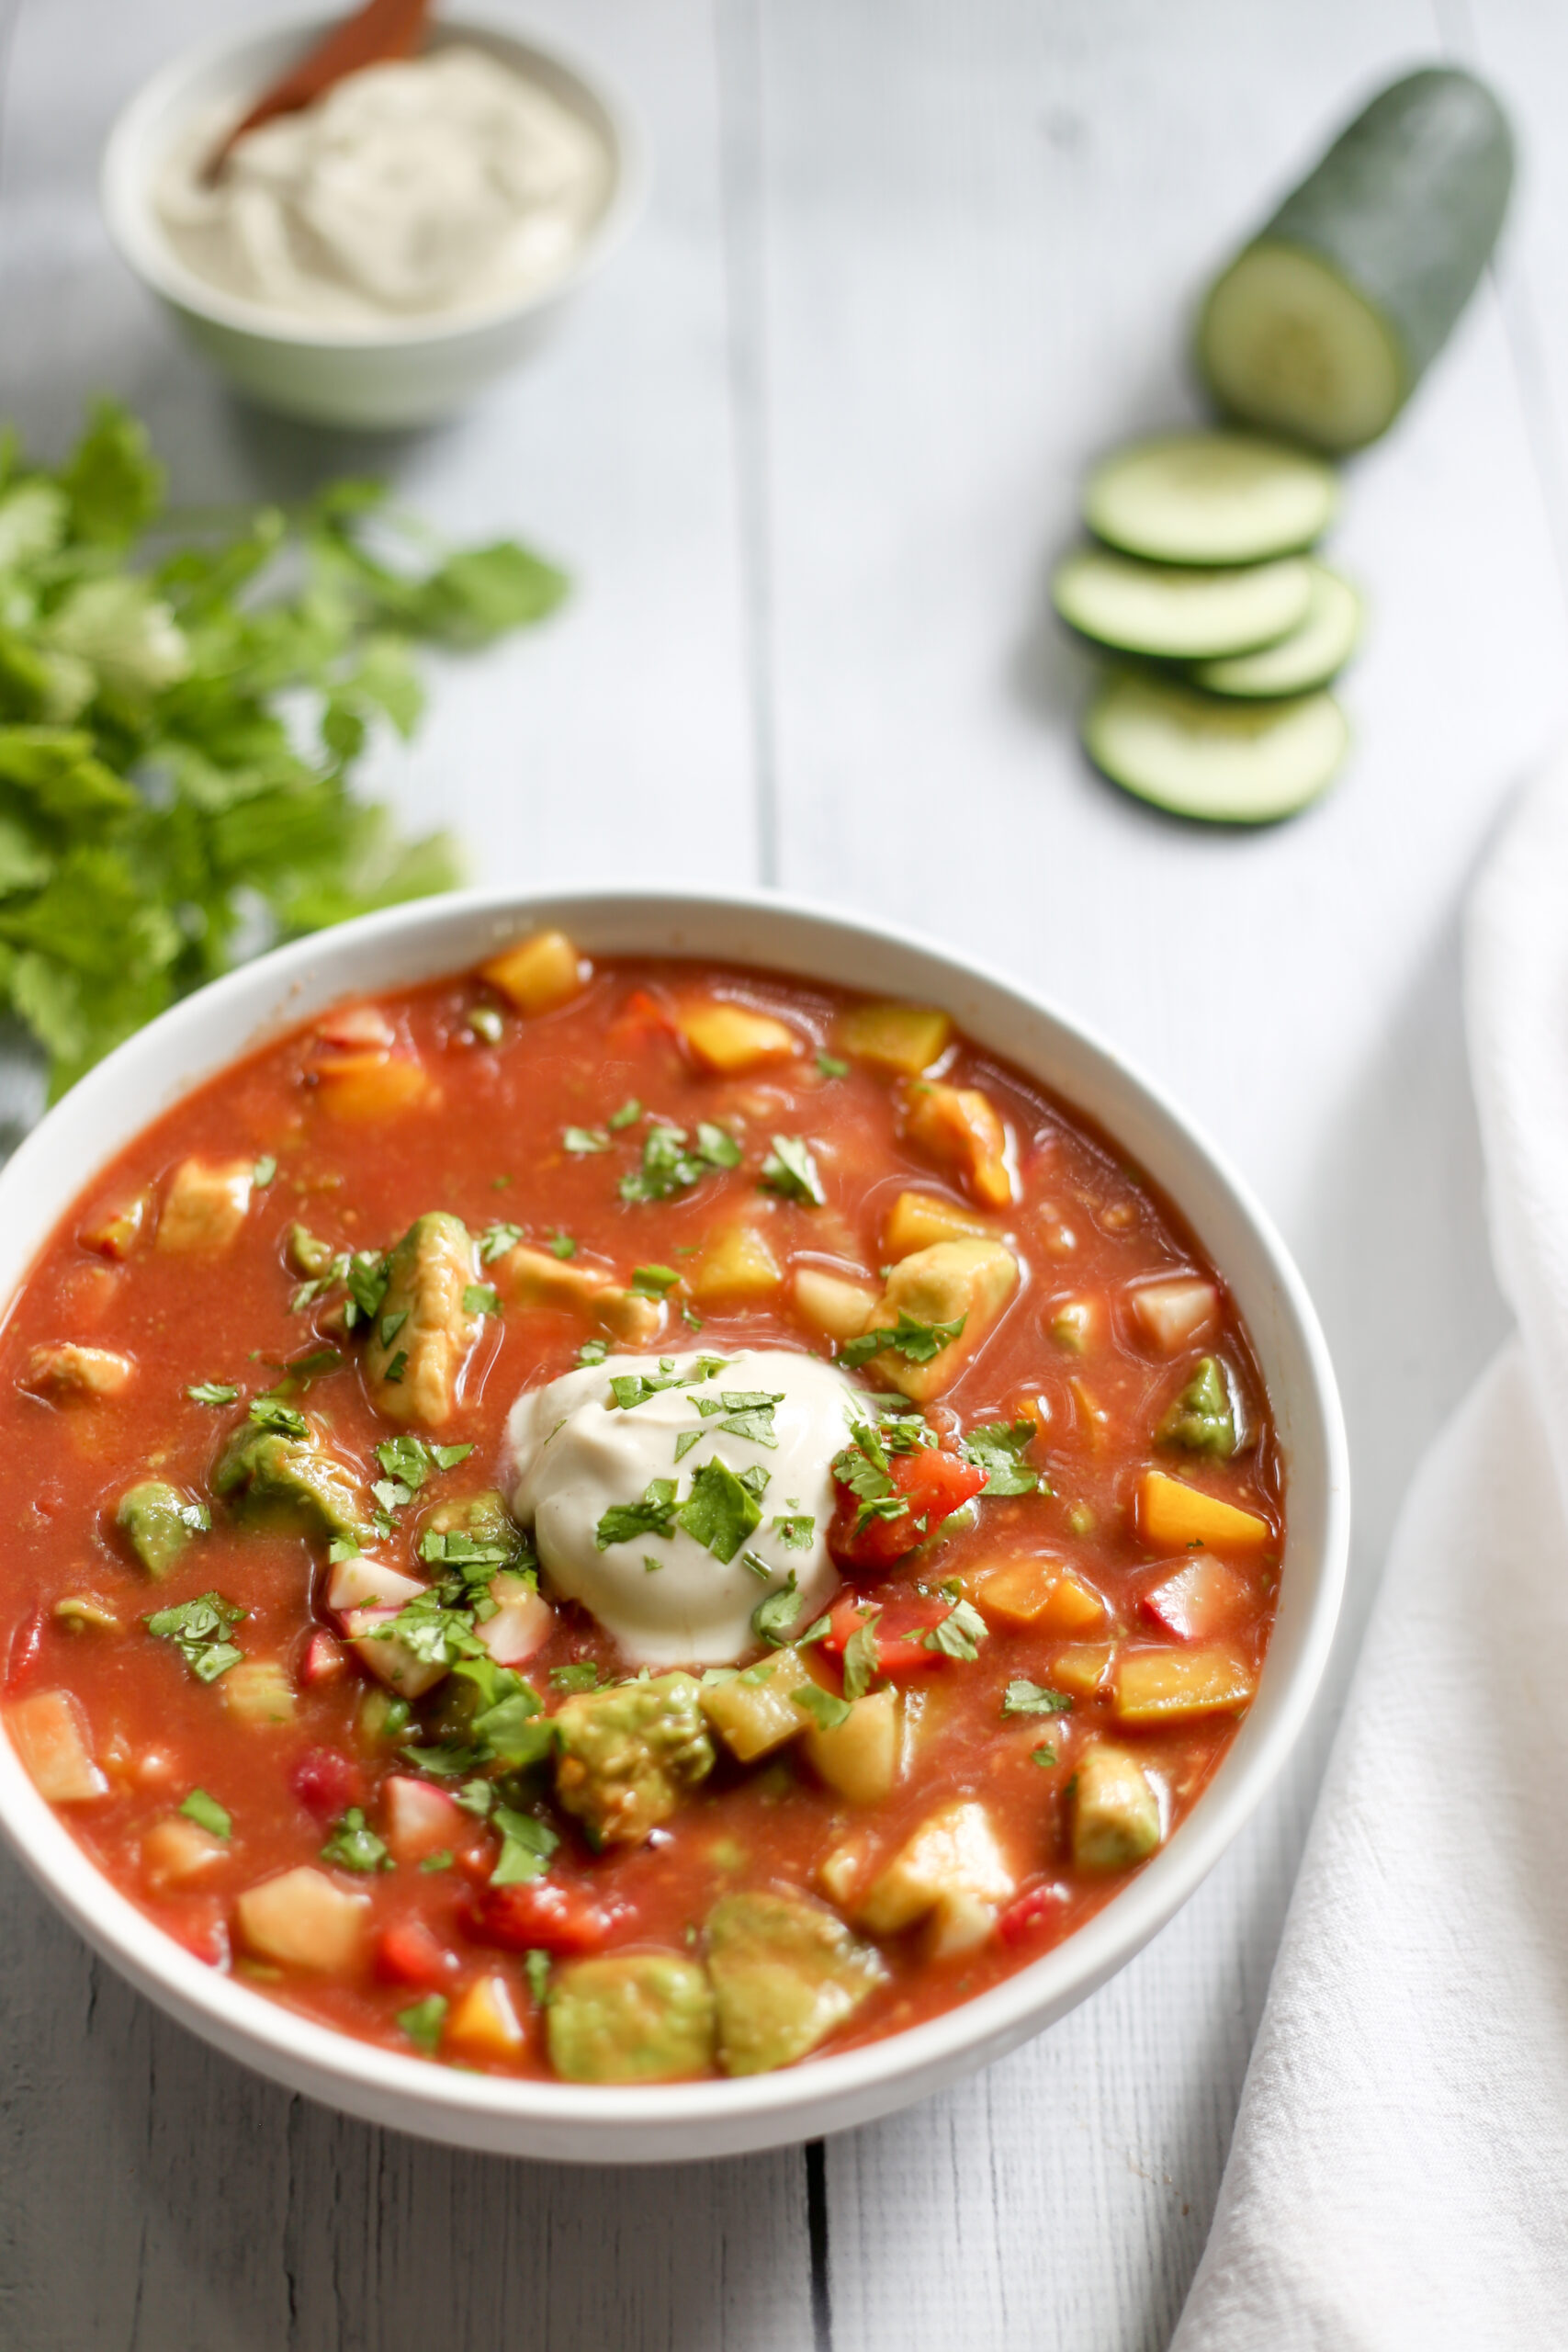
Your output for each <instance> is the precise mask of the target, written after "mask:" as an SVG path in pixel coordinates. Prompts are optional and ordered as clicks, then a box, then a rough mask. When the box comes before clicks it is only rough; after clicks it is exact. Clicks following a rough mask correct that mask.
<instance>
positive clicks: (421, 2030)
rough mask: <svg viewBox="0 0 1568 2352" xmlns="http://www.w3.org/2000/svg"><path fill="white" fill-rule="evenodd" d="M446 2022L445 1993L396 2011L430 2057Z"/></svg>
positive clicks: (418, 2047)
mask: <svg viewBox="0 0 1568 2352" xmlns="http://www.w3.org/2000/svg"><path fill="white" fill-rule="evenodd" d="M447 1860H448V1861H450V1860H451V1856H450V1855H448V1856H447ZM420 1868H421V1870H422V1871H423V1870H428V1869H429V1868H430V1864H429V1862H421V1864H420ZM398 2023H399V2024H400V2026H401V2028H402V2030H403V2031H404V2032H405V2033H406V2034H407V2035H408V2038H409V2040H410V2041H412V2043H413V2045H414V2047H415V2049H416V2050H423V2052H425V2053H426V2055H427V2056H431V2057H433V2056H434V2053H435V2052H436V2051H437V2049H439V2047H440V2044H441V2029H442V2027H443V2026H444V2025H445V2024H446V1994H445V1993H427V1994H426V1995H425V1996H424V1998H423V2001H416V2002H415V2003H414V2004H413V2007H412V2008H408V2009H400V2010H399V2011H398Z"/></svg>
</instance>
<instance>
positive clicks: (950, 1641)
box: [920, 1600, 990, 1663]
mask: <svg viewBox="0 0 1568 2352" xmlns="http://www.w3.org/2000/svg"><path fill="white" fill-rule="evenodd" d="M989 1632H990V1627H989V1626H988V1625H987V1623H986V1621H985V1619H984V1618H983V1617H982V1616H981V1614H980V1612H979V1611H978V1610H977V1609H976V1607H975V1605H974V1603H973V1601H969V1600H955V1601H954V1602H953V1607H952V1609H951V1610H950V1611H948V1613H947V1615H946V1616H945V1617H944V1618H943V1619H942V1623H941V1624H940V1625H933V1626H932V1627H931V1632H930V1633H929V1634H927V1635H926V1637H925V1640H924V1641H923V1642H922V1644H921V1645H920V1646H921V1647H922V1649H928V1650H940V1651H941V1653H942V1656H943V1657H957V1658H963V1659H964V1661H965V1662H966V1663H973V1661H974V1660H975V1659H976V1658H977V1657H979V1655H980V1651H979V1646H978V1645H979V1644H980V1643H981V1642H983V1641H984V1640H985V1639H986V1637H987V1634H989Z"/></svg>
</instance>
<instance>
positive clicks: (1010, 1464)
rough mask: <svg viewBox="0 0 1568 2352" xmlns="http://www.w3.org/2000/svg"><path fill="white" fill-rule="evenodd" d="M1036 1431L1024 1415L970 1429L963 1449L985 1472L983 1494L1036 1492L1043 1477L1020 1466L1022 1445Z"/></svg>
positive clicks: (978, 1468)
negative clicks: (1015, 1419)
mask: <svg viewBox="0 0 1568 2352" xmlns="http://www.w3.org/2000/svg"><path fill="white" fill-rule="evenodd" d="M1037 1434H1038V1431H1037V1430H1036V1428H1035V1424H1034V1423H1033V1422H1032V1420H1030V1419H1028V1418H1027V1417H1025V1418H1024V1419H1021V1420H1017V1421H991V1422H987V1424H986V1426H985V1427H984V1428H982V1429H977V1430H970V1432H969V1434H968V1436H967V1437H966V1438H965V1439H964V1453H966V1454H967V1455H968V1457H969V1460H970V1461H971V1462H972V1463H974V1464H975V1466H976V1469H977V1470H983V1471H984V1472H985V1473H986V1483H985V1485H984V1486H983V1487H981V1489H980V1491H981V1493H982V1494H984V1495H1033V1494H1038V1493H1039V1491H1040V1489H1041V1487H1042V1486H1043V1483H1044V1482H1043V1479H1042V1477H1041V1476H1040V1473H1039V1471H1038V1470H1029V1469H1026V1468H1025V1467H1024V1464H1023V1462H1022V1459H1021V1457H1022V1454H1023V1452H1024V1449H1025V1447H1026V1446H1027V1445H1028V1444H1029V1442H1030V1441H1031V1439H1032V1438H1033V1437H1035V1436H1036V1435H1037Z"/></svg>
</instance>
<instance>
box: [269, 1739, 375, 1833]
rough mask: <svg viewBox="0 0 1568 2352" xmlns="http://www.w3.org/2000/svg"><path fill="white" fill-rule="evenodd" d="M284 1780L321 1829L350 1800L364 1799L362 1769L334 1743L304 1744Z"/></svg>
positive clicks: (345, 1807) (355, 1802) (334, 1818)
mask: <svg viewBox="0 0 1568 2352" xmlns="http://www.w3.org/2000/svg"><path fill="white" fill-rule="evenodd" d="M288 1784H289V1786H290V1788H291V1789H292V1790H293V1792H294V1793H295V1795H296V1796H297V1797H298V1798H299V1802H300V1804H302V1805H303V1806H304V1808H305V1810H306V1812H307V1813H309V1814H313V1815H314V1816H315V1818H316V1819H317V1820H318V1821H319V1822H320V1823H321V1826H322V1828H323V1829H325V1828H328V1827H330V1826H331V1825H332V1823H333V1822H334V1821H337V1820H339V1819H340V1818H341V1817H342V1815H344V1814H345V1813H346V1812H347V1810H348V1808H349V1806H350V1805H351V1804H364V1802H365V1775H364V1773H363V1772H362V1771H361V1770H360V1769H359V1767H358V1765H357V1764H355V1762H354V1761H353V1760H352V1758H349V1757H347V1756H340V1755H339V1753H338V1751H337V1749H336V1748H335V1747H308V1748H307V1749H306V1751H305V1753H304V1755H303V1756H301V1758H299V1763H298V1764H296V1766H295V1767H294V1770H293V1771H292V1772H291V1773H290V1774H289V1776H288Z"/></svg>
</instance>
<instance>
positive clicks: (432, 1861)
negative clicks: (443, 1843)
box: [419, 1847, 452, 1873]
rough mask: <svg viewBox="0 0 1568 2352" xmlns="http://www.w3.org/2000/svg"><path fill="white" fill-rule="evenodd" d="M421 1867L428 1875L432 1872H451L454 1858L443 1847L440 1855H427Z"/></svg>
mask: <svg viewBox="0 0 1568 2352" xmlns="http://www.w3.org/2000/svg"><path fill="white" fill-rule="evenodd" d="M419 1867H420V1869H421V1870H422V1871H425V1872H426V1873H428V1872H430V1871H449V1870H450V1869H451V1867H452V1857H451V1855H450V1854H449V1853H448V1852H447V1851H446V1848H445V1847H443V1848H442V1849H441V1851H440V1853H439V1854H426V1856H425V1858H424V1860H423V1862H421V1863H420V1865H419Z"/></svg>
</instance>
